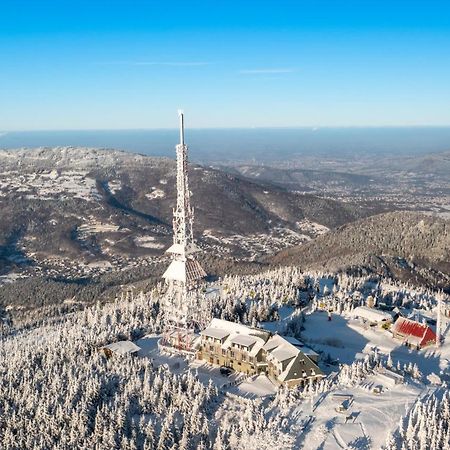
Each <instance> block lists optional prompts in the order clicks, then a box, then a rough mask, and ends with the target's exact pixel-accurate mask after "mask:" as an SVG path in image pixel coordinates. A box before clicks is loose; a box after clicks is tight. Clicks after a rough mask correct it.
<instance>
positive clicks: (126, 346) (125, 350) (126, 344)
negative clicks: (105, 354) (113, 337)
mask: <svg viewBox="0 0 450 450" xmlns="http://www.w3.org/2000/svg"><path fill="white" fill-rule="evenodd" d="M103 348H107V349H108V350H111V351H112V352H114V353H117V354H118V355H127V354H128V355H129V354H131V353H136V352H138V351H139V350H140V349H141V347H139V346H137V345H136V344H135V343H134V342H131V341H118V342H113V343H112V344H108V345H105V346H104V347H103Z"/></svg>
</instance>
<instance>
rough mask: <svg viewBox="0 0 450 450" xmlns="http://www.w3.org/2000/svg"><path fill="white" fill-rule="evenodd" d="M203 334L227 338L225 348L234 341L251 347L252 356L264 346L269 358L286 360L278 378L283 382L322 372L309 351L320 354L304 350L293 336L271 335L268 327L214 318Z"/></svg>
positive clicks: (281, 361) (283, 361) (223, 347)
mask: <svg viewBox="0 0 450 450" xmlns="http://www.w3.org/2000/svg"><path fill="white" fill-rule="evenodd" d="M201 335H203V336H211V335H213V337H218V338H220V339H224V338H225V341H224V342H223V343H222V345H221V347H222V349H228V348H230V346H231V345H232V344H239V345H242V346H244V347H250V350H249V352H248V354H249V355H250V356H256V355H257V354H258V353H259V351H260V350H261V349H263V350H265V351H266V352H267V359H268V360H270V361H274V362H276V363H283V364H282V365H283V368H284V370H283V372H282V374H281V375H280V376H279V377H278V378H279V379H280V381H287V380H290V379H296V378H303V371H304V372H305V373H306V375H305V376H307V377H309V376H316V375H321V374H322V372H321V370H320V369H319V367H317V365H316V364H315V363H314V362H313V361H312V360H311V359H310V358H309V357H308V354H309V355H310V356H317V353H316V352H314V351H313V350H311V349H309V348H308V349H306V351H305V352H303V351H302V350H300V349H299V347H300V345H302V343H301V342H300V341H298V340H297V339H295V338H292V337H289V338H287V339H286V338H285V337H284V336H280V335H279V334H275V335H271V334H270V333H269V332H268V331H266V330H262V329H259V328H258V329H255V328H251V327H247V326H245V325H242V324H239V323H235V322H229V321H227V320H222V319H213V320H212V321H211V323H210V324H209V327H208V328H206V329H205V330H203V331H202V332H201ZM291 360H292V361H291ZM293 361H297V362H296V363H295V365H293ZM300 369H301V370H300ZM311 370H312V371H313V372H311Z"/></svg>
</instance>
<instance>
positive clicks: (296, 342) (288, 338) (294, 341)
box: [283, 336, 305, 347]
mask: <svg viewBox="0 0 450 450" xmlns="http://www.w3.org/2000/svg"><path fill="white" fill-rule="evenodd" d="M283 339H284V340H285V341H288V342H289V343H290V344H292V345H295V346H296V347H303V346H304V345H305V344H304V343H303V342H301V341H299V340H298V339H296V338H295V337H292V336H283Z"/></svg>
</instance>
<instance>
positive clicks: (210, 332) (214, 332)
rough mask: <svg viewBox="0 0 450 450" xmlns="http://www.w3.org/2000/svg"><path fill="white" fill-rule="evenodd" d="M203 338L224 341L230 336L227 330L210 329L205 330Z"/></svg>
mask: <svg viewBox="0 0 450 450" xmlns="http://www.w3.org/2000/svg"><path fill="white" fill-rule="evenodd" d="M200 334H201V335H202V336H209V337H213V338H215V339H223V338H226V337H227V336H229V335H230V332H229V331H227V330H221V329H220V328H213V327H208V328H205V329H204V330H203V331H202V332H201V333H200Z"/></svg>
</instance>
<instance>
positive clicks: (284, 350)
mask: <svg viewBox="0 0 450 450" xmlns="http://www.w3.org/2000/svg"><path fill="white" fill-rule="evenodd" d="M297 355H298V350H297V349H296V348H295V347H293V346H291V345H290V346H288V345H282V346H280V347H277V348H276V349H275V350H273V351H272V353H271V356H272V357H273V358H275V359H276V360H277V361H279V362H283V361H286V360H288V359H291V358H295V357H296V356H297Z"/></svg>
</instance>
